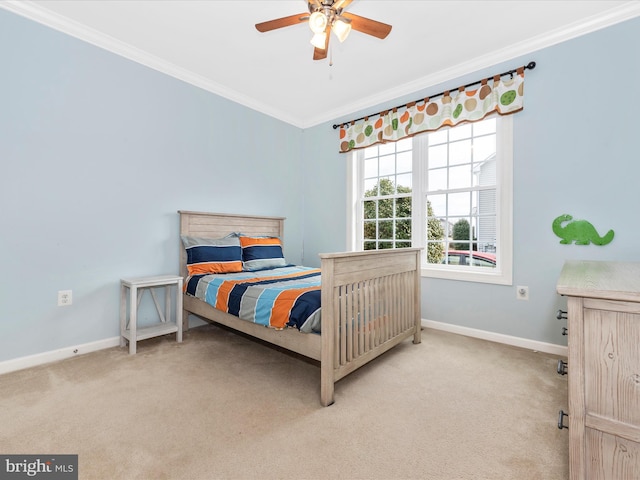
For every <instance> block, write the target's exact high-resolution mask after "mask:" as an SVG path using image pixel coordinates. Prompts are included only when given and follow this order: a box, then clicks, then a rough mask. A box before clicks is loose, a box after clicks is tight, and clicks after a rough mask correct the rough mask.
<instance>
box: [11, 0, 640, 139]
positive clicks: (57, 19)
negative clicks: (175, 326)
mask: <svg viewBox="0 0 640 480" xmlns="http://www.w3.org/2000/svg"><path fill="white" fill-rule="evenodd" d="M0 8H2V9H5V10H8V11H10V12H13V13H15V14H17V15H20V16H23V17H26V18H28V19H30V20H33V21H35V22H38V23H40V24H43V25H45V26H48V27H50V28H53V29H54V30H58V31H60V32H62V33H65V34H67V35H70V36H72V37H75V38H78V39H80V40H83V41H85V42H87V43H90V44H92V45H95V46H97V47H100V48H102V49H104V50H107V51H109V52H112V53H115V54H116V55H120V56H122V57H124V58H127V59H129V60H132V61H134V62H136V63H139V64H141V65H145V66H147V67H149V68H152V69H154V70H157V71H159V72H161V73H164V74H166V75H169V76H172V77H174V78H177V79H179V80H182V81H184V82H186V83H189V84H191V85H194V86H196V87H199V88H202V89H203V90H206V91H208V92H211V93H214V94H216V95H219V96H221V97H223V98H226V99H228V100H231V101H233V102H236V103H238V104H240V105H243V106H245V107H247V108H250V109H252V110H256V111H258V112H261V113H263V114H265V115H268V116H270V117H273V118H276V119H278V120H281V121H283V122H285V123H288V124H290V125H293V126H295V127H298V128H302V129H304V128H310V127H314V126H316V125H319V124H322V123H325V122H334V123H339V121H348V119H346V120H345V117H347V116H350V115H353V113H354V112H358V111H362V110H366V109H368V108H372V107H373V106H375V105H380V104H383V103H385V102H389V101H390V99H394V98H399V97H402V96H405V95H410V94H412V93H415V92H418V91H421V90H424V89H426V88H430V87H432V86H435V85H438V84H441V83H444V82H447V81H450V80H452V79H455V78H459V77H462V76H464V75H468V74H471V73H474V72H476V71H478V70H482V69H485V68H489V67H491V66H493V65H496V64H498V63H502V62H505V61H508V60H511V59H513V58H516V57H520V56H523V55H528V54H531V53H533V52H536V51H538V50H541V49H543V48H546V47H550V46H553V45H556V44H558V43H562V42H565V41H567V40H571V39H573V38H576V37H579V36H582V35H586V34H588V33H591V32H594V31H597V30H601V29H603V28H606V27H609V26H611V25H615V24H617V23H620V22H623V21H625V20H630V19H632V18H635V17H638V16H640V2H639V1H637V0H636V1H629V2H627V3H625V4H623V5H621V6H620V7H617V8H614V9H612V10H610V11H609V12H607V13H606V14H604V15H596V16H593V17H590V18H588V19H586V20H583V21H580V22H576V23H574V24H572V25H569V26H568V27H564V28H561V29H557V30H555V31H552V32H550V33H546V34H544V35H540V36H537V37H534V38H533V39H530V40H528V41H526V42H520V43H517V44H515V45H511V46H509V47H508V48H504V49H502V50H498V51H494V52H492V53H490V54H488V55H484V56H482V57H478V58H476V59H474V60H473V61H470V62H465V63H463V64H459V65H456V66H454V67H451V68H448V69H445V70H440V71H438V72H435V73H433V74H431V75H427V76H426V77H422V78H419V79H417V80H414V81H412V82H408V83H405V84H402V85H398V86H397V87H394V88H393V89H389V90H385V91H383V92H380V93H378V94H376V95H372V96H369V97H365V98H361V99H359V100H357V101H355V102H351V103H349V104H345V105H343V106H342V107H341V108H340V109H337V110H333V111H329V112H325V113H324V114H323V115H320V116H317V117H313V118H304V119H300V118H295V117H292V116H291V115H289V114H287V113H286V112H284V111H283V110H280V109H274V108H273V107H271V106H269V105H266V104H265V103H262V102H259V101H257V100H256V99H254V98H250V97H248V96H246V95H243V94H241V93H240V92H237V91H235V90H233V89H230V88H228V87H225V86H223V85H220V84H218V83H216V82H213V81H211V80H209V79H207V78H204V77H202V76H201V75H198V74H195V73H193V72H191V71H189V70H186V69H184V68H181V67H178V66H177V65H174V64H172V63H170V62H167V61H165V60H163V59H161V58H159V57H156V56H154V55H151V54H149V53H148V52H145V51H143V50H140V49H137V48H135V47H133V46H131V45H129V44H127V43H124V42H121V41H120V40H117V39H115V38H113V37H111V36H109V35H106V34H104V33H102V32H99V31H97V30H94V29H92V28H89V27H87V26H85V25H82V24H80V23H79V22H75V21H73V20H70V19H69V18H67V17H64V16H61V15H58V14H55V13H53V12H51V11H49V10H47V9H45V8H42V7H40V6H38V5H36V4H34V3H32V2H30V1H28V0H4V1H2V2H0ZM336 119H343V120H336Z"/></svg>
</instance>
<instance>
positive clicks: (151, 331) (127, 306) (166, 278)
mask: <svg viewBox="0 0 640 480" xmlns="http://www.w3.org/2000/svg"><path fill="white" fill-rule="evenodd" d="M174 287H175V291H176V308H175V315H174V319H173V320H171V296H172V295H171V291H172V289H173V288H174ZM157 288H164V289H165V292H164V295H165V308H164V312H163V311H162V309H161V308H160V304H159V303H158V297H157V296H156V292H155V289H157ZM127 289H128V290H129V294H128V295H127ZM145 289H148V290H149V291H150V292H151V298H152V299H153V303H154V304H155V306H156V310H157V311H158V316H159V317H160V323H157V324H155V325H151V326H149V327H143V328H138V325H137V321H138V306H139V305H140V299H141V298H142V295H143V294H144V291H145ZM139 290H140V292H138V291H139ZM127 297H128V301H127ZM127 313H128V315H127ZM127 317H128V318H127ZM173 332H175V333H176V341H178V342H182V277H180V276H177V275H159V276H156V277H139V278H123V279H121V281H120V346H121V347H124V346H126V344H127V341H128V342H129V353H130V354H134V353H136V342H138V341H139V340H145V339H147V338H152V337H157V336H160V335H166V334H168V333H173Z"/></svg>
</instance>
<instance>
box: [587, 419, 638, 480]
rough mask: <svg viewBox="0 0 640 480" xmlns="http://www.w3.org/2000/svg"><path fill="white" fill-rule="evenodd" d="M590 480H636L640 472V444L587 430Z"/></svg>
mask: <svg viewBox="0 0 640 480" xmlns="http://www.w3.org/2000/svg"><path fill="white" fill-rule="evenodd" d="M585 434H586V445H585V447H586V452H585V453H586V458H587V459H588V462H589V465H588V466H587V467H588V471H589V475H588V479H589V480H612V479H615V480H634V479H637V478H638V472H640V444H639V443H636V442H632V441H631V440H627V439H625V438H621V437H618V436H616V435H610V434H607V433H604V432H600V431H598V430H593V429H591V428H587V429H585Z"/></svg>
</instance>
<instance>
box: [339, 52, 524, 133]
mask: <svg viewBox="0 0 640 480" xmlns="http://www.w3.org/2000/svg"><path fill="white" fill-rule="evenodd" d="M519 68H524V69H525V70H533V69H534V68H536V62H529V63H528V64H527V65H525V66H524V67H518V68H514V69H513V70H509V71H508V72H504V73H501V74H500V75H494V77H495V76H498V77H504V76H505V75H511V76H512V77H513V74H514V73H516V72H517V71H518V69H519ZM490 78H491V77H490ZM482 80H484V79H482ZM482 80H478V81H477V82H472V83H468V84H466V85H464V86H463V87H458V88H455V89H453V88H452V89H449V90H445V91H443V92H440V93H436V94H435V95H429V96H428V97H422V98H420V99H418V100H416V101H414V102H408V103H405V104H404V105H398V106H397V107H394V108H390V109H388V110H384V111H382V112H378V113H374V114H372V115H365V116H364V117H360V118H356V119H355V120H351V121H349V122H342V123H339V124H337V125H333V129H334V130H335V129H336V128H338V127H340V126H341V125H348V124H350V123H355V122H359V121H360V120H364V119H366V118H369V117H375V116H376V115H380V114H382V113H385V112H388V111H389V110H394V109H398V108H404V107H406V106H408V105H412V104H415V103H418V102H421V101H422V100H424V99H425V98H435V97H439V96H440V95H444V94H445V93H446V92H450V91H452V90H459V89H460V88H465V89H466V88H469V87H472V86H474V85H477V84H479V83H482Z"/></svg>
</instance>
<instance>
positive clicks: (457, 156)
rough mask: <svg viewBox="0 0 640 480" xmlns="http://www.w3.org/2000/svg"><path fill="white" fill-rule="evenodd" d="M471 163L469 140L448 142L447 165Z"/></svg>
mask: <svg viewBox="0 0 640 480" xmlns="http://www.w3.org/2000/svg"><path fill="white" fill-rule="evenodd" d="M461 163H471V140H461V141H459V142H455V143H451V144H449V165H460V164H461Z"/></svg>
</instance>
